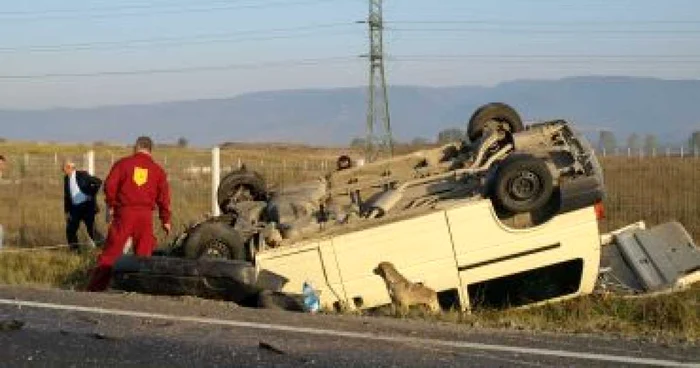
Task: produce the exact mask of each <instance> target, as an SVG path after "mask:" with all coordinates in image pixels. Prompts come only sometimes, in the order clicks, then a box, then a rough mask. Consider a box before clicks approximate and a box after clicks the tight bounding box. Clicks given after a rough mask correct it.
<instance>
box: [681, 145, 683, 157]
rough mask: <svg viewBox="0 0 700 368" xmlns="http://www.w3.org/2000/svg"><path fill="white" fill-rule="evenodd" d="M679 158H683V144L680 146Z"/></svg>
mask: <svg viewBox="0 0 700 368" xmlns="http://www.w3.org/2000/svg"><path fill="white" fill-rule="evenodd" d="M681 158H683V146H681Z"/></svg>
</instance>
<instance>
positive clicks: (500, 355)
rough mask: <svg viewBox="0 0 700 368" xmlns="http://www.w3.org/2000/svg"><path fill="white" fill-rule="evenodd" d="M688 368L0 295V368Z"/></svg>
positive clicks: (495, 336)
mask: <svg viewBox="0 0 700 368" xmlns="http://www.w3.org/2000/svg"><path fill="white" fill-rule="evenodd" d="M644 365H648V366H662V365H667V366H696V367H700V347H698V346H688V345H674V344H668V343H666V344H654V343H650V342H643V341H639V340H629V339H619V338H606V337H596V336H574V335H563V334H562V335H559V334H543V333H531V332H526V331H505V330H488V329H475V328H471V327H467V326H464V325H456V324H449V323H434V322H433V323H431V322H424V321H414V320H397V319H392V318H377V317H358V316H331V315H306V314H296V313H287V312H278V311H266V310H254V309H246V308H242V307H238V306H236V305H233V304H231V303H224V302H215V301H205V300H200V299H195V298H187V297H185V298H170V297H150V296H142V295H134V294H87V293H76V292H67V291H56V290H34V289H24V288H12V287H0V366H2V367H96V366H99V367H113V366H114V367H208V366H212V367H214V366H215V367H238V366H245V367H300V366H304V367H305V366H309V367H533V366H534V367H541V366H544V367H549V366H556V367H562V366H574V367H578V366H581V367H591V366H605V367H607V366H609V367H620V366H644Z"/></svg>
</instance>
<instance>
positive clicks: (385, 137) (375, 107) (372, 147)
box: [365, 0, 394, 162]
mask: <svg viewBox="0 0 700 368" xmlns="http://www.w3.org/2000/svg"><path fill="white" fill-rule="evenodd" d="M382 1H383V0H369V16H368V18H367V24H368V26H369V54H368V55H366V57H367V58H368V59H369V87H368V91H367V94H368V101H367V141H366V147H365V159H366V160H367V161H368V162H371V161H372V160H374V159H375V158H376V157H377V156H378V155H379V154H380V152H381V151H384V152H386V153H387V154H388V155H389V156H392V155H393V153H394V147H393V140H392V135H391V119H390V118H389V94H388V91H387V86H386V74H385V72H384V17H383V9H382V8H383V7H382ZM380 121H381V126H382V128H383V130H384V131H383V134H382V136H381V137H377V136H376V135H375V127H377V126H378V125H379V124H380V123H379V122H380ZM377 146H378V147H377Z"/></svg>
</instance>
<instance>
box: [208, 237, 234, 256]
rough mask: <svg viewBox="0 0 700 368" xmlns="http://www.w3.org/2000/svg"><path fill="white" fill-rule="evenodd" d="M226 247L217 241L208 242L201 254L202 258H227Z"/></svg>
mask: <svg viewBox="0 0 700 368" xmlns="http://www.w3.org/2000/svg"><path fill="white" fill-rule="evenodd" d="M229 253H230V252H229V250H228V246H227V245H226V243H224V242H223V241H221V240H219V239H213V240H210V241H208V242H207V243H206V244H205V245H204V252H202V257H207V258H229V256H230V254H229Z"/></svg>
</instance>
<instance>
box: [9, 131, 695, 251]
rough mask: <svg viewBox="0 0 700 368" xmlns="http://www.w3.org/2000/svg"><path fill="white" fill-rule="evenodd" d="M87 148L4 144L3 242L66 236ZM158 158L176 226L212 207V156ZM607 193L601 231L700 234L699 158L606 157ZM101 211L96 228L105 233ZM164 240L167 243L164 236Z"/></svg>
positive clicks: (233, 152)
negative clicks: (674, 227)
mask: <svg viewBox="0 0 700 368" xmlns="http://www.w3.org/2000/svg"><path fill="white" fill-rule="evenodd" d="M88 149H89V147H86V146H76V145H72V146H56V145H38V144H10V143H5V144H0V152H2V153H3V154H4V155H5V156H6V157H8V158H9V160H10V165H9V168H8V170H7V172H6V173H5V178H4V179H0V224H2V225H3V227H4V229H5V243H6V244H8V245H12V246H21V247H33V246H47V245H54V244H60V243H62V242H64V234H63V227H64V222H63V221H64V220H63V214H62V211H63V209H62V199H61V196H62V195H63V194H62V173H61V172H60V163H61V161H62V159H63V157H66V156H68V157H72V158H73V159H74V160H76V161H77V162H78V163H79V164H80V163H81V162H82V160H83V155H84V153H85V152H87V150H88ZM94 150H95V170H96V174H97V175H98V176H100V177H102V178H104V177H105V176H106V175H107V172H108V171H109V167H110V166H111V164H112V162H113V161H114V160H116V159H118V158H119V157H122V156H124V155H126V154H128V152H129V151H128V149H127V148H125V147H110V146H98V147H94ZM346 152H347V150H343V149H339V148H336V149H333V148H311V147H304V146H291V145H271V146H269V147H260V146H259V145H236V146H233V147H230V148H227V149H224V150H222V154H221V164H222V167H224V170H225V169H226V168H231V167H235V166H237V165H238V164H239V163H243V164H246V165H247V166H248V167H250V168H253V169H256V170H259V171H261V172H262V173H263V174H264V175H265V177H267V178H268V181H269V182H270V183H271V184H272V185H274V186H284V185H286V184H289V183H293V182H298V181H300V180H305V179H310V178H313V177H315V176H318V175H321V174H323V173H324V172H326V171H328V170H330V169H332V167H333V164H334V159H335V158H336V157H337V156H338V155H339V154H341V153H346ZM155 156H156V159H157V160H158V161H159V162H160V163H161V164H162V165H163V166H164V167H165V168H166V171H167V172H168V175H169V180H170V183H171V187H172V192H173V193H172V201H173V203H172V208H173V214H174V216H173V221H174V226H175V229H181V228H182V227H183V226H185V225H187V224H189V223H191V222H193V221H196V220H198V219H200V218H202V216H204V215H205V214H206V213H208V212H209V211H210V209H211V205H210V200H211V199H210V196H211V175H210V173H209V171H208V169H209V165H210V162H211V155H210V153H209V152H208V151H203V150H194V149H182V148H175V147H165V148H159V149H158V150H157V151H156V154H155ZM601 161H602V164H603V168H604V170H605V179H606V187H607V192H608V198H607V200H606V203H605V207H606V217H607V218H606V219H605V220H604V221H603V222H602V223H601V228H602V230H603V231H607V230H611V229H614V228H617V227H620V226H623V225H626V224H629V223H631V222H635V221H639V220H645V221H647V223H648V224H657V223H661V222H665V221H670V220H678V221H680V222H681V223H683V224H684V225H685V226H686V228H687V229H688V230H689V231H690V232H691V233H692V235H693V237H694V238H695V239H696V240H699V239H700V184H699V183H698V181H699V180H700V159H697V158H684V159H681V158H623V157H606V158H602V159H601ZM105 226H106V225H105V224H104V221H103V216H100V221H99V228H100V229H102V230H103V231H104V229H105ZM160 240H161V241H166V240H167V239H164V238H162V237H161V239H160Z"/></svg>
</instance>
